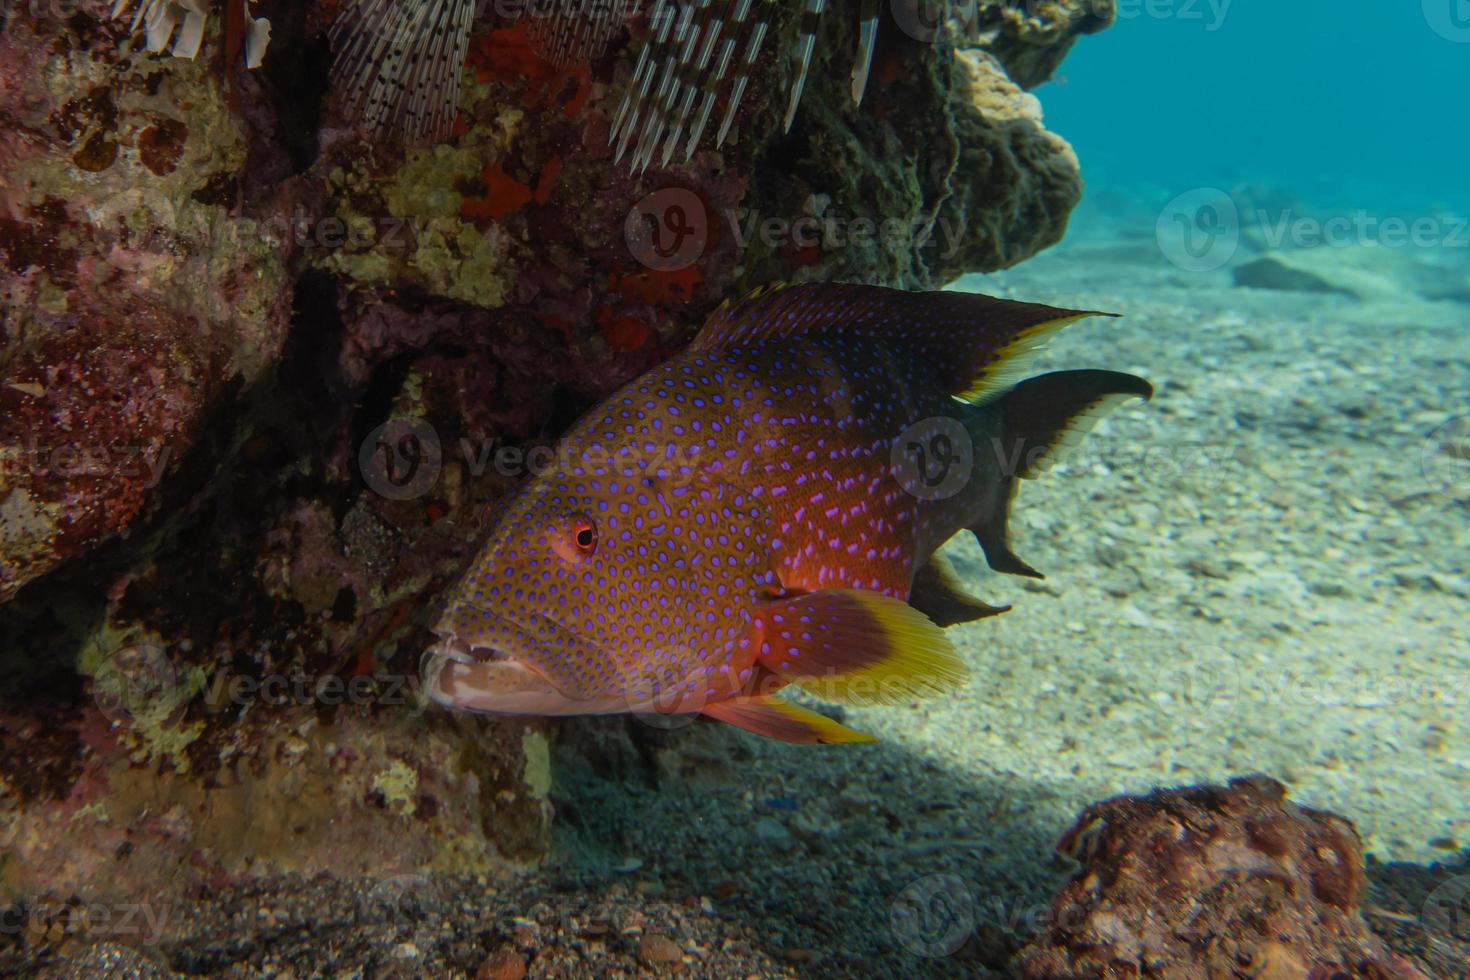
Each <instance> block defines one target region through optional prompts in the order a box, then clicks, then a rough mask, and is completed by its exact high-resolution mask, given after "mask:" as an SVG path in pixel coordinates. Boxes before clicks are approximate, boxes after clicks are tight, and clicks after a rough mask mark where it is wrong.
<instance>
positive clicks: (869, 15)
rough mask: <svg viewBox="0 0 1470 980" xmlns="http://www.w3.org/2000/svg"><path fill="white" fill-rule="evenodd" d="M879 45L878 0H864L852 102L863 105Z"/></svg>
mask: <svg viewBox="0 0 1470 980" xmlns="http://www.w3.org/2000/svg"><path fill="white" fill-rule="evenodd" d="M877 46H878V0H862V6H861V8H860V9H859V10H858V53H857V60H856V61H855V62H853V65H852V104H853V105H862V103H863V95H864V93H866V92H867V90H868V76H869V75H870V74H871V73H872V71H873V51H874V49H875V48H876V47H877Z"/></svg>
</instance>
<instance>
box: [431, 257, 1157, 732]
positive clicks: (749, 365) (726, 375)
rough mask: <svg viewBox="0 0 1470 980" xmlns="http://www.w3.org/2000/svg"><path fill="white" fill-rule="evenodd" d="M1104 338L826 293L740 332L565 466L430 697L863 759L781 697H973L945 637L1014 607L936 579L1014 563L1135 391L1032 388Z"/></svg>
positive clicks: (862, 289)
mask: <svg viewBox="0 0 1470 980" xmlns="http://www.w3.org/2000/svg"><path fill="white" fill-rule="evenodd" d="M1088 315H1091V314H1087V313H1083V312H1078V311H1071V310H1063V309H1057V308H1054V307H1050V306H1042V305H1036V304H1029V303H1018V302H1010V301H1007V300H1001V299H993V298H990V297H986V296H980V295H975V294H969V293H958V292H928V293H917V292H905V291H901V290H893V289H884V288H878V287H870V286H852V285H835V284H822V283H810V284H804V285H797V286H788V287H781V288H775V289H770V290H766V291H763V292H759V293H757V294H754V295H752V296H750V297H748V298H746V299H744V300H742V301H740V302H737V303H734V304H733V305H727V306H725V307H723V308H721V309H720V310H719V311H718V312H716V313H715V315H714V316H713V317H712V318H711V319H710V320H709V322H708V323H707V324H706V325H705V327H704V328H703V330H702V331H701V332H700V334H699V335H698V337H697V338H696V339H695V341H694V342H693V344H692V345H690V346H689V347H688V348H687V349H686V350H684V351H683V352H682V353H681V354H679V355H678V356H676V357H674V358H673V359H671V360H669V361H666V362H665V363H663V364H662V365H660V366H658V367H656V368H654V369H653V370H651V371H649V372H648V373H646V374H644V375H643V376H641V377H639V378H637V379H636V380H634V381H632V382H631V383H629V384H628V385H627V386H626V387H624V388H623V389H622V390H620V391H618V392H617V393H615V394H614V395H612V396H611V397H610V398H609V399H608V400H607V401H605V402H603V403H602V404H601V405H600V406H598V407H597V408H595V409H594V410H592V411H591V413H590V414H588V415H587V416H586V417H585V418H583V419H582V420H581V421H580V422H579V423H578V424H577V425H576V426H575V427H574V428H573V429H572V430H571V431H570V432H568V433H567V434H566V436H565V437H564V438H563V440H562V441H561V442H560V443H559V445H558V446H557V451H556V454H555V457H556V459H557V463H556V465H555V466H554V467H553V468H552V469H551V470H550V471H549V472H545V473H543V474H541V475H539V476H537V477H535V478H534V479H532V480H530V481H529V483H528V484H527V485H526V486H525V487H524V488H523V489H522V490H521V491H520V493H519V494H518V495H517V496H516V497H515V499H514V501H513V502H512V503H511V504H510V506H509V508H508V510H507V511H506V512H505V513H504V514H503V516H501V518H500V519H499V522H498V524H497V526H496V527H495V529H494V531H493V533H492V534H491V536H490V539H489V541H488V542H487V543H486V544H485V546H484V548H483V550H481V552H480V553H479V556H478V557H477V558H476V560H475V561H474V564H473V566H472V567H471V568H470V569H469V571H468V573H467V574H466V575H465V577H464V579H463V580H462V581H461V582H460V583H459V584H458V585H457V586H456V587H455V588H454V589H453V590H452V592H451V593H450V595H449V597H448V601H447V606H446V609H445V611H444V614H443V617H442V619H441V620H440V621H439V623H438V625H437V627H436V629H435V632H436V634H437V637H438V640H437V642H436V643H435V644H434V645H433V647H431V649H430V650H429V651H428V653H427V654H426V656H425V660H424V681H425V688H426V690H427V691H428V692H429V694H430V695H431V696H432V697H433V698H434V699H435V700H436V701H438V702H440V703H441V704H444V705H447V706H449V707H452V708H457V709H462V710H466V711H474V712H489V713H505V714H529V715H577V714H607V713H621V712H632V713H652V712H679V713H699V714H703V715H706V716H708V717H711V718H715V719H719V720H721V721H724V722H728V723H730V724H732V725H736V726H738V727H740V728H743V729H746V730H749V731H752V732H756V733H759V734H761V735H766V736H770V737H773V738H778V739H783V740H786V741H791V742H823V743H837V742H853V741H863V740H866V736H863V735H860V734H859V733H857V732H854V731H852V730H850V729H848V728H846V727H844V726H842V725H840V724H838V723H837V722H835V721H833V720H831V719H829V718H827V717H826V716H824V715H822V714H819V713H816V712H813V711H809V710H807V709H805V708H803V707H800V706H798V705H796V704H794V703H792V702H791V701H788V700H786V699H784V698H783V697H781V696H779V695H778V694H777V692H778V691H779V690H780V689H781V688H783V687H785V686H786V685H791V684H794V685H797V686H798V687H800V688H803V689H805V690H806V691H808V692H810V693H812V694H814V695H816V696H818V697H820V698H824V699H827V700H831V701H835V702H839V703H850V704H896V703H909V702H911V701H913V700H915V699H920V698H925V697H931V696H935V695H940V694H944V693H946V692H951V691H954V690H955V689H956V688H958V687H960V686H961V685H962V684H964V682H965V678H966V671H965V667H964V665H963V663H962V662H961V661H960V659H959V658H958V657H957V656H956V654H955V652H954V650H953V648H952V647H951V645H950V642H949V640H948V639H947V638H946V636H945V632H944V629H943V628H942V627H945V626H949V625H952V624H954V623H959V622H967V621H970V620H974V619H978V618H980V617H983V616H988V615H991V614H994V613H997V612H1000V611H1002V610H1000V609H997V608H994V607H992V606H989V605H986V604H985V603H983V602H981V601H980V600H978V599H976V598H974V597H972V596H969V595H967V594H966V593H965V592H964V590H963V589H962V588H961V587H960V585H959V584H958V582H957V581H956V580H955V578H954V576H953V574H952V572H951V571H950V570H949V569H948V568H947V567H945V565H944V564H943V563H942V562H941V561H940V560H939V559H938V557H937V556H936V555H935V552H936V550H937V549H938V548H939V547H940V546H941V545H942V544H944V542H945V541H947V540H948V539H949V538H950V537H951V536H952V535H954V534H955V533H957V532H959V531H961V530H964V529H968V530H970V531H971V532H973V533H974V534H975V536H976V537H977V538H978V539H979V542H980V545H981V546H982V548H983V549H984V551H985V554H986V557H987V559H988V561H989V563H990V564H991V566H992V567H994V568H996V569H998V570H1001V571H1005V572H1012V573H1016V574H1021V575H1035V574H1036V572H1034V571H1033V570H1032V569H1031V568H1030V566H1028V565H1026V564H1025V563H1024V562H1023V561H1021V560H1020V559H1019V558H1018V557H1017V556H1016V555H1015V554H1014V553H1013V552H1012V550H1011V548H1010V546H1009V544H1008V542H1007V536H1006V522H1007V517H1008V513H1009V510H1010V506H1011V501H1012V498H1013V496H1014V494H1015V490H1016V486H1017V481H1018V480H1019V479H1023V478H1029V477H1032V476H1035V475H1037V474H1038V473H1040V472H1041V471H1042V470H1043V469H1045V468H1046V467H1047V466H1048V465H1049V463H1050V462H1051V461H1052V459H1053V458H1054V456H1055V454H1056V451H1057V450H1059V449H1060V448H1061V447H1063V446H1064V445H1067V444H1070V443H1072V442H1074V441H1075V440H1076V439H1078V438H1080V435H1081V434H1082V433H1083V432H1085V431H1086V429H1088V428H1089V427H1090V425H1091V422H1092V421H1093V420H1094V419H1096V418H1097V417H1098V416H1099V414H1100V413H1101V412H1102V411H1103V410H1105V409H1106V408H1108V407H1109V406H1111V405H1113V404H1115V403H1116V402H1118V401H1119V400H1122V399H1127V398H1131V397H1138V398H1144V399H1147V398H1149V397H1150V396H1151V394H1152V389H1151V388H1150V386H1149V385H1148V383H1147V382H1145V381H1143V380H1141V379H1139V378H1136V377H1134V376H1132V375H1127V374H1118V373H1114V372H1110V371H1066V372H1061V373H1055V374H1047V375H1042V376H1040V377H1035V378H1031V379H1029V380H1023V381H1020V382H1019V383H1017V364H1018V359H1019V358H1020V357H1021V356H1022V355H1024V354H1025V353H1027V352H1028V351H1031V350H1034V349H1035V348H1036V347H1037V346H1038V344H1040V343H1041V342H1042V341H1043V340H1044V339H1045V338H1046V337H1047V336H1048V335H1049V334H1051V333H1052V332H1054V331H1056V330H1058V329H1060V328H1061V327H1062V326H1063V325H1065V324H1067V323H1070V322H1072V321H1074V320H1076V319H1078V318H1080V317H1083V316H1088Z"/></svg>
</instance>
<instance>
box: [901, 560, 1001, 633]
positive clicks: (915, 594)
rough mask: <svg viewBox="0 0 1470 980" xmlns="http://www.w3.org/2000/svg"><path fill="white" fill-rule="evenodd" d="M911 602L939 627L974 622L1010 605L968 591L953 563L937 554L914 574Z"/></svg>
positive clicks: (910, 592)
mask: <svg viewBox="0 0 1470 980" xmlns="http://www.w3.org/2000/svg"><path fill="white" fill-rule="evenodd" d="M909 605H911V606H913V607H914V608H915V609H917V610H918V611H919V612H921V613H923V614H924V615H925V616H928V617H929V618H930V619H931V620H933V621H934V624H935V625H936V626H953V625H955V624H956V623H971V622H974V621H975V620H977V619H984V618H985V617H986V616H995V615H998V614H1000V613H1003V612H1005V611H1006V610H1007V609H1009V608H1010V606H992V605H989V604H988V603H985V602H982V601H980V600H979V599H977V598H975V597H974V596H972V595H970V594H969V593H968V592H966V591H965V589H964V586H962V585H961V584H960V581H959V578H958V576H956V575H955V572H954V569H953V568H952V567H950V564H949V562H948V561H947V560H945V559H944V558H943V557H942V556H941V555H939V554H937V553H936V554H934V555H931V556H930V557H929V560H928V561H927V562H925V563H924V566H923V567H922V568H920V569H919V571H918V573H917V574H916V575H915V576H914V584H913V585H912V586H911V587H910V588H909Z"/></svg>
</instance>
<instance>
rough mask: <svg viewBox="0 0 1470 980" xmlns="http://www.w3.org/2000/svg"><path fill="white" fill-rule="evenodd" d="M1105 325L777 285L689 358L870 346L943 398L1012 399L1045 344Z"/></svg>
mask: <svg viewBox="0 0 1470 980" xmlns="http://www.w3.org/2000/svg"><path fill="white" fill-rule="evenodd" d="M1110 315H1111V314H1105V313H1093V312H1087V311H1083V310H1064V309H1059V308H1057V307H1054V306H1044V305H1042V304H1039V303H1018V302H1015V301H1013V300H1007V299H996V298H995V297H992V296H982V295H981V294H979V293H962V292H950V291H941V292H908V291H905V290H902V289H888V288H885V287H882V286H856V285H844V284H840V283H801V284H798V285H795V286H783V285H779V284H777V285H774V286H767V287H763V288H761V289H757V290H756V291H755V292H753V293H751V294H750V295H749V296H747V297H745V298H744V299H742V300H738V301H736V302H734V303H730V304H727V305H725V306H722V307H720V309H718V310H717V311H715V314H714V315H713V316H711V317H710V319H709V322H707V323H706V324H705V325H704V329H703V330H701V331H700V332H699V336H698V337H696V338H695V340H694V343H693V344H692V345H691V346H690V349H691V350H693V351H696V352H703V353H714V352H718V351H722V350H732V349H737V348H741V347H748V346H751V345H753V344H757V343H762V342H770V341H782V340H794V339H797V338H803V339H819V340H827V341H833V342H841V343H844V344H858V343H863V342H865V341H866V342H876V343H878V344H880V345H881V346H882V347H884V348H886V349H887V350H888V351H890V352H891V353H892V354H894V355H895V356H898V357H902V358H910V359H914V360H916V361H920V362H924V363H927V364H929V365H930V366H931V367H932V368H933V369H934V370H935V371H937V372H938V373H939V376H940V378H941V381H942V384H943V386H944V388H945V390H946V391H947V392H948V393H949V394H951V395H955V396H958V397H961V398H964V399H966V400H967V401H977V402H978V401H986V400H988V399H990V398H992V397H994V396H996V395H999V394H1001V393H1003V392H1005V391H1006V390H1008V389H1009V388H1010V386H1011V385H1012V384H1014V383H1015V381H1016V380H1018V377H1019V374H1020V372H1021V370H1022V369H1021V367H1020V366H1019V364H1018V363H1017V362H1018V359H1019V358H1020V355H1023V354H1026V353H1029V352H1031V351H1034V350H1035V349H1037V348H1038V347H1040V346H1041V345H1042V344H1043V343H1044V342H1045V341H1046V338H1047V337H1049V336H1050V335H1051V334H1053V333H1055V332H1056V331H1058V330H1060V329H1061V328H1062V327H1064V326H1066V325H1067V324H1069V323H1071V322H1073V321H1074V320H1079V319H1081V318H1082V317H1087V316H1110Z"/></svg>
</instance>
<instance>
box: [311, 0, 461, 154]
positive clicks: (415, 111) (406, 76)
mask: <svg viewBox="0 0 1470 980" xmlns="http://www.w3.org/2000/svg"><path fill="white" fill-rule="evenodd" d="M474 19H475V0H348V2H347V6H346V7H344V8H343V10H342V13H341V14H340V15H339V16H338V18H337V21H336V23H334V24H333V25H332V32H331V40H332V47H333V49H334V50H335V51H336V61H335V63H334V64H333V66H332V68H333V74H334V75H335V76H336V78H337V80H338V81H339V83H340V84H341V85H343V86H344V91H345V93H346V94H345V99H346V104H347V105H348V106H349V107H350V109H351V111H352V112H353V113H354V114H356V115H357V116H358V118H359V120H360V121H361V123H362V124H363V125H364V126H366V127H368V128H370V129H371V130H372V131H373V132H374V133H376V134H377V135H380V136H382V135H386V134H388V133H392V132H397V133H400V134H402V135H403V136H404V137H405V138H407V139H409V140H414V141H417V140H423V139H426V138H433V139H442V138H443V137H445V136H446V135H448V133H449V130H450V127H451V126H452V125H453V123H454V114H455V111H456V109H457V108H458V106H459V86H460V77H461V75H462V74H463V72H464V64H465V57H466V55H467V54H468V53H469V42H470V30H471V28H472V26H473V25H474Z"/></svg>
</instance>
